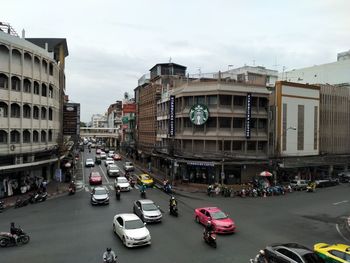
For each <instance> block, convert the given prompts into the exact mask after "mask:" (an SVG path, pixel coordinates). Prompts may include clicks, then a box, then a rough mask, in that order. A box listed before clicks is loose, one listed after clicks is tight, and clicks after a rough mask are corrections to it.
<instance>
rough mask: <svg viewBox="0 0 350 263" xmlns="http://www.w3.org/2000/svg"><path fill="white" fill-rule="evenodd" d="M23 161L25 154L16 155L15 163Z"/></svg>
mask: <svg viewBox="0 0 350 263" xmlns="http://www.w3.org/2000/svg"><path fill="white" fill-rule="evenodd" d="M21 163H23V156H15V164H21Z"/></svg>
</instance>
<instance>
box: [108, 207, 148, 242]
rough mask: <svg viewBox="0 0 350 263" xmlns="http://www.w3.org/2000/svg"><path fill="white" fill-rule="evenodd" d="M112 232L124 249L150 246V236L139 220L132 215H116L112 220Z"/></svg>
mask: <svg viewBox="0 0 350 263" xmlns="http://www.w3.org/2000/svg"><path fill="white" fill-rule="evenodd" d="M113 232H114V233H115V234H116V235H118V236H119V238H120V239H121V240H122V242H123V244H124V245H125V246H126V247H138V246H145V245H150V244H151V234H150V233H149V231H148V229H147V228H146V226H145V224H144V223H143V222H142V221H141V219H140V218H139V217H138V216H137V215H135V214H132V213H124V214H117V215H115V216H114V218H113Z"/></svg>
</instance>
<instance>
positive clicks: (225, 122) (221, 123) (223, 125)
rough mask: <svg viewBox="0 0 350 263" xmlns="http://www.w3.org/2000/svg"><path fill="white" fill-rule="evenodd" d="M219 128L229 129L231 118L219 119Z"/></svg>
mask: <svg viewBox="0 0 350 263" xmlns="http://www.w3.org/2000/svg"><path fill="white" fill-rule="evenodd" d="M219 127H220V128H226V129H229V128H231V118H227V117H223V118H219Z"/></svg>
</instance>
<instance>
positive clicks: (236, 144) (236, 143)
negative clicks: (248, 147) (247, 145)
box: [232, 141, 243, 151]
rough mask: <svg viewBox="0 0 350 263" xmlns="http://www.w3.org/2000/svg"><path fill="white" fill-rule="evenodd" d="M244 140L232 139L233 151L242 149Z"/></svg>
mask: <svg viewBox="0 0 350 263" xmlns="http://www.w3.org/2000/svg"><path fill="white" fill-rule="evenodd" d="M242 146H243V142H242V141H232V150H233V151H242Z"/></svg>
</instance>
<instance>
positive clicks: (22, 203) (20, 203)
mask: <svg viewBox="0 0 350 263" xmlns="http://www.w3.org/2000/svg"><path fill="white" fill-rule="evenodd" d="M28 204H29V198H27V199H22V198H17V200H16V203H15V208H19V207H23V206H27V205H28Z"/></svg>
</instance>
